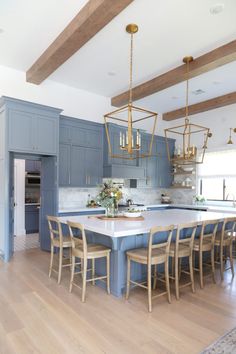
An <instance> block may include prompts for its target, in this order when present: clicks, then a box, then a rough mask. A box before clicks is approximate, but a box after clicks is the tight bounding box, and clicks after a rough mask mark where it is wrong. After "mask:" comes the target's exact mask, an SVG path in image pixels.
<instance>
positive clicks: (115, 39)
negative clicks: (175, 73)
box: [0, 0, 236, 113]
mask: <svg viewBox="0 0 236 354" xmlns="http://www.w3.org/2000/svg"><path fill="white" fill-rule="evenodd" d="M86 2H87V1H85V0H50V1H48V0H41V1H39V0H38V1H35V0H33V1H32V0H20V1H19V0H8V1H3V0H2V1H0V28H1V29H3V30H4V32H3V33H1V34H0V47H1V55H0V65H6V66H9V67H12V68H15V69H18V70H22V71H26V70H27V69H29V67H30V66H31V65H32V64H33V63H34V61H35V60H36V59H37V58H38V57H39V56H40V55H41V54H42V52H43V51H44V50H45V49H46V48H47V47H48V46H49V45H50V43H51V42H52V41H53V40H54V39H55V38H56V37H57V35H58V34H59V33H60V32H61V31H62V30H63V29H64V28H65V26H66V25H67V24H68V23H69V22H70V21H71V20H72V18H73V17H74V16H75V15H76V14H77V13H78V11H79V10H80V8H81V7H82V6H83V5H84V4H85V3H86ZM216 3H218V2H217V1H214V0H178V1H176V0H165V1H163V0H135V1H134V2H133V3H132V4H131V5H129V6H128V7H127V8H126V9H125V10H124V11H123V12H122V13H121V14H120V15H118V16H117V17H116V18H115V19H114V20H113V21H112V22H111V23H109V24H108V25H107V26H106V27H105V28H104V29H103V30H102V31H100V32H99V33H98V34H97V35H96V36H95V37H94V38H92V39H91V40H90V41H89V42H88V43H87V44H86V45H85V46H84V47H83V48H81V49H80V50H79V51H78V52H77V53H76V54H75V55H74V56H72V57H71V58H70V59H69V60H68V61H67V62H66V63H65V64H64V65H62V66H61V67H60V68H59V69H58V70H57V71H56V72H54V73H53V74H52V75H51V76H50V77H49V79H50V80H54V81H57V82H60V83H63V84H66V85H69V86H73V87H77V88H80V89H84V90H87V91H91V92H94V93H97V94H100V95H104V96H108V97H112V96H113V95H115V94H118V93H120V92H122V91H123V90H126V89H127V87H128V73H129V67H128V63H129V58H128V55H129V45H130V40H129V36H128V34H127V33H126V32H125V26H126V24H128V23H130V22H136V23H137V24H138V25H139V28H140V30H139V32H138V33H137V34H136V35H135V38H134V84H138V83H141V82H143V81H146V80H147V79H151V78H152V77H154V76H156V75H159V74H161V73H164V72H166V71H168V70H170V69H172V68H174V67H176V66H178V65H180V64H181V62H182V58H183V56H185V55H190V54H191V55H193V56H195V57H197V56H199V55H201V54H204V53H206V52H208V51H209V50H212V49H214V48H216V47H218V46H221V45H223V44H225V43H227V42H230V41H232V40H234V39H236V0H223V1H222V2H221V3H223V4H224V6H225V8H224V11H223V12H221V13H219V14H217V15H212V14H210V11H209V10H210V7H211V6H213V5H215V4H216ZM109 72H112V73H115V75H113V76H111V75H109V74H108V73H109ZM196 89H202V90H204V91H205V93H203V94H201V95H199V96H195V95H192V94H191V95H190V104H191V103H196V102H199V101H203V100H205V99H208V98H212V97H215V96H220V95H223V94H225V93H228V92H231V91H236V62H234V63H231V64H228V65H225V66H223V67H221V68H219V69H216V70H214V71H211V72H209V73H207V74H204V75H201V76H199V77H197V78H194V79H192V80H191V83H190V91H193V90H196ZM184 90H185V85H184V83H182V84H179V85H176V86H173V87H172V88H169V89H167V90H164V91H162V92H159V93H157V94H155V95H152V96H149V97H147V98H145V99H143V100H141V101H140V103H142V104H143V103H144V104H145V105H148V108H149V109H153V110H157V111H158V112H160V113H161V112H165V111H169V110H172V109H175V108H178V107H181V106H183V105H184V97H185V92H184Z"/></svg>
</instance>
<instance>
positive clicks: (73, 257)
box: [69, 255, 75, 293]
mask: <svg viewBox="0 0 236 354" xmlns="http://www.w3.org/2000/svg"><path fill="white" fill-rule="evenodd" d="M74 275H75V256H73V255H72V261H71V271H70V289H69V291H70V293H71V291H72V286H73V280H74Z"/></svg>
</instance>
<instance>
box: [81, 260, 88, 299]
mask: <svg viewBox="0 0 236 354" xmlns="http://www.w3.org/2000/svg"><path fill="white" fill-rule="evenodd" d="M87 262H88V261H87V258H84V259H83V272H82V275H83V285H82V302H85V295H86V280H87Z"/></svg>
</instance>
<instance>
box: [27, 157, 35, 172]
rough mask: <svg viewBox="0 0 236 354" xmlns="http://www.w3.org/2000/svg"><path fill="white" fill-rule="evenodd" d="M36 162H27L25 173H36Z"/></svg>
mask: <svg viewBox="0 0 236 354" xmlns="http://www.w3.org/2000/svg"><path fill="white" fill-rule="evenodd" d="M34 163H35V161H34V160H25V171H26V172H35V164H34Z"/></svg>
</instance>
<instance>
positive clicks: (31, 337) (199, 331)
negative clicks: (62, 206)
mask: <svg viewBox="0 0 236 354" xmlns="http://www.w3.org/2000/svg"><path fill="white" fill-rule="evenodd" d="M48 264H49V254H48V253H45V252H41V251H39V250H37V249H32V250H27V251H24V252H23V251H22V252H17V253H16V254H15V256H14V259H13V261H12V262H11V263H9V264H3V263H0V353H1V354H12V353H17V354H28V353H43V354H54V353H55V354H59V353H68V354H73V353H76V354H78V353H79V354H80V353H93V354H99V353H108V354H121V353H122V354H126V353H127V354H128V353H132V354H133V353H135V354H139V353H140V354H144V353H145V354H146V353H148V354H152V353H155V354H159V353H181V354H184V353H188V354H192V353H199V352H200V351H201V350H202V349H203V348H204V347H206V346H207V345H209V344H210V343H212V342H213V341H215V340H216V339H217V338H218V337H219V336H221V335H222V334H224V333H225V332H226V331H227V330H230V329H231V328H233V327H234V326H236V279H235V280H233V281H231V275H230V272H228V273H229V274H228V275H227V276H226V277H225V281H224V282H223V283H221V282H220V280H219V274H218V271H217V279H218V280H217V284H212V282H211V278H209V279H208V280H207V281H206V285H205V288H204V290H200V289H199V286H198V285H197V292H196V294H192V293H191V291H190V288H185V289H182V291H181V299H180V301H176V300H175V298H174V296H172V304H168V303H167V301H166V298H164V297H161V298H159V299H156V300H154V304H153V312H152V313H151V314H149V313H148V312H147V301H146V292H145V291H143V290H142V289H140V290H139V289H136V290H134V291H131V295H130V299H129V301H125V299H117V298H115V297H113V296H108V295H107V294H106V292H105V291H104V290H102V289H100V288H98V287H97V286H95V287H94V286H92V285H89V286H88V289H87V302H86V303H85V304H82V303H81V301H80V293H79V290H78V289H75V290H74V292H73V293H72V294H70V293H69V292H68V284H69V280H68V279H69V271H68V270H65V271H64V273H63V281H62V284H61V285H60V286H58V285H57V283H56V280H55V278H52V279H49V278H48Z"/></svg>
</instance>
